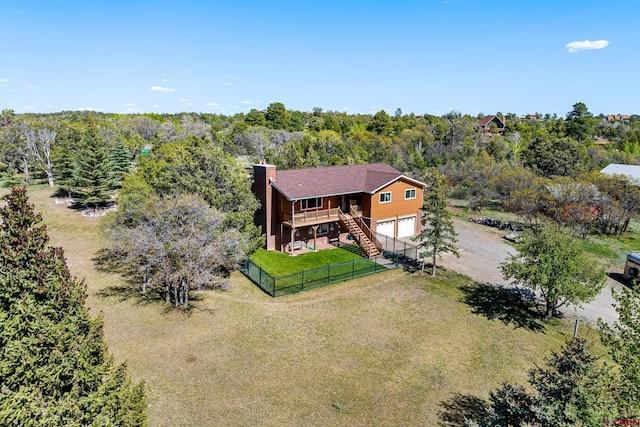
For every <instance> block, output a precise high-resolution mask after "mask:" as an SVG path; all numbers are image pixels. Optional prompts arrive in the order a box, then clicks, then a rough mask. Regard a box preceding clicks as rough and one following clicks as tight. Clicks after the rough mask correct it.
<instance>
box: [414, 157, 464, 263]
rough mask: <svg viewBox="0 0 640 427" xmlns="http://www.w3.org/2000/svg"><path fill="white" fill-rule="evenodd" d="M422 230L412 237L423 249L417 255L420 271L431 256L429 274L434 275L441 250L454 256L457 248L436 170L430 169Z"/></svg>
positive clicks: (443, 190)
mask: <svg viewBox="0 0 640 427" xmlns="http://www.w3.org/2000/svg"><path fill="white" fill-rule="evenodd" d="M420 222H421V224H422V231H421V232H420V234H418V235H417V236H415V237H414V238H413V240H414V241H417V242H418V249H425V250H424V251H422V252H420V253H419V255H420V257H421V258H422V273H424V264H425V258H426V257H431V266H432V267H431V275H432V276H435V275H436V260H437V257H438V256H441V255H442V253H443V252H451V253H453V254H454V255H456V256H460V255H459V254H458V248H457V247H456V245H455V243H456V242H457V240H456V236H457V235H458V234H457V233H456V230H455V228H454V227H453V221H452V220H451V214H450V213H449V211H448V210H447V199H446V193H445V184H444V178H443V177H442V175H440V173H438V170H437V169H435V168H433V169H432V181H431V187H430V188H429V189H428V191H427V195H426V197H425V199H424V203H423V204H422V219H421V220H420Z"/></svg>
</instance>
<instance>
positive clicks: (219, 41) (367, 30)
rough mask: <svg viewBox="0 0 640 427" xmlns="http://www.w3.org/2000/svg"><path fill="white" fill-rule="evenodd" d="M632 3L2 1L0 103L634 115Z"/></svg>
mask: <svg viewBox="0 0 640 427" xmlns="http://www.w3.org/2000/svg"><path fill="white" fill-rule="evenodd" d="M638 17H640V2H637V1H616V0H613V1H590V0H583V1H573V0H569V1H565V0H562V1H559V0H557V1H546V0H544V1H543V0H541V1H502V2H501V1H497V2H480V1H472V0H448V1H442V0H433V1H432V0H422V1H418V0H416V1H405V0H396V1H394V2H391V1H385V2H380V1H375V0H374V1H371V0H370V1H349V0H343V1H334V0H325V1H322V2H320V1H314V2H312V1H304V0H298V1H271V2H268V1H227V2H219V1H190V0H183V1H180V2H177V1H175V2H168V1H163V0H156V1H147V0H142V1H136V0H128V1H123V0H110V1H105V0H93V1H70V0H55V1H54V0H47V1H35V0H34V1H29V0H24V1H19V0H2V2H0V38H1V40H3V43H2V44H3V47H2V50H1V51H0V109H4V108H11V109H13V110H15V111H16V112H19V113H25V112H54V111H62V110H85V109H94V110H98V111H104V112H115V113H129V112H131V113H139V112H158V113H165V112H170V113H177V112H182V111H188V112H212V113H221V114H235V113H238V112H242V111H245V112H246V111H248V110H250V109H251V108H257V109H259V110H264V109H265V108H266V107H267V106H268V105H269V103H271V102H274V101H278V102H282V103H284V104H285V106H286V107H287V108H289V109H296V110H302V111H310V110H311V109H312V108H313V107H320V108H322V109H324V110H333V111H346V112H348V113H374V112H376V111H379V110H382V109H384V110H386V111H387V112H388V113H390V114H393V113H394V112H395V111H396V109H397V108H400V109H402V111H403V112H404V113H410V112H413V113H416V114H425V113H429V114H436V115H441V114H445V113H447V112H449V111H451V110H457V111H460V112H462V113H468V114H473V115H476V114H478V113H485V114H493V113H496V112H498V111H499V112H503V113H507V112H512V113H516V114H526V113H533V112H540V113H552V114H553V113H557V114H558V115H559V116H564V115H566V113H567V112H568V111H569V110H571V107H572V105H573V104H574V103H576V102H584V103H585V104H586V105H587V107H588V108H589V110H590V111H591V112H593V113H594V114H599V113H604V114H611V113H622V114H634V113H640V108H638V106H637V100H639V99H640V80H639V79H638V78H636V74H637V72H638V71H637V70H638V69H640V64H639V62H640V55H638V46H640V25H638V24H637V20H638ZM587 41H588V42H587ZM571 43H574V44H571Z"/></svg>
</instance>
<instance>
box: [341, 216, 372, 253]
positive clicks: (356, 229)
mask: <svg viewBox="0 0 640 427" xmlns="http://www.w3.org/2000/svg"><path fill="white" fill-rule="evenodd" d="M339 216H340V221H341V222H342V223H343V224H344V226H345V227H347V230H348V231H349V234H351V236H352V237H353V239H354V240H355V241H356V243H357V244H358V246H360V248H362V250H363V251H364V253H365V254H366V255H367V256H368V257H369V258H373V257H375V256H378V255H380V251H379V250H378V247H377V246H376V244H375V243H374V242H372V241H371V239H370V238H369V236H367V233H365V232H364V231H363V230H362V228H360V226H359V225H358V223H357V222H356V220H355V219H354V218H353V215H351V214H345V213H344V212H342V211H340V212H339Z"/></svg>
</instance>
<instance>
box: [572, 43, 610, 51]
mask: <svg viewBox="0 0 640 427" xmlns="http://www.w3.org/2000/svg"><path fill="white" fill-rule="evenodd" d="M607 46H609V41H608V40H594V41H589V40H583V41H575V42H571V43H567V44H566V47H567V49H569V53H575V52H580V51H581V50H592V49H604V48H605V47H607Z"/></svg>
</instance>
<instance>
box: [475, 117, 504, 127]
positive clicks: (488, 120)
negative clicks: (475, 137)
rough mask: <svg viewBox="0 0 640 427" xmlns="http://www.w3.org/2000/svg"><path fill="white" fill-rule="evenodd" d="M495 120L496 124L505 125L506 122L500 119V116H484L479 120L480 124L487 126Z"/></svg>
mask: <svg viewBox="0 0 640 427" xmlns="http://www.w3.org/2000/svg"><path fill="white" fill-rule="evenodd" d="M493 121H495V122H496V125H497V126H498V127H504V122H503V121H502V120H500V117H498V116H485V117H483V118H482V120H480V121H479V122H478V125H479V126H481V127H485V126H487V125H489V123H491V122H493Z"/></svg>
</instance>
